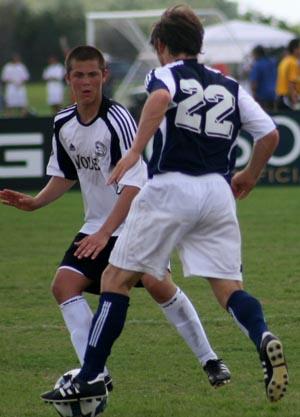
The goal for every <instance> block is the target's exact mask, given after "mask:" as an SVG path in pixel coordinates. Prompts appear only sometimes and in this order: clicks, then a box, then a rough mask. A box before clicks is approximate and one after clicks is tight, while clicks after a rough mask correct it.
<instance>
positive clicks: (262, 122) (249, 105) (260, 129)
mask: <svg viewBox="0 0 300 417" xmlns="http://www.w3.org/2000/svg"><path fill="white" fill-rule="evenodd" d="M238 105H239V111H240V118H241V123H242V126H241V129H242V130H244V131H245V132H247V133H249V134H250V135H251V136H252V138H253V140H254V142H256V141H258V140H259V139H261V138H263V137H264V136H266V135H267V134H268V133H270V132H271V131H272V130H274V129H275V128H276V126H275V123H274V122H273V120H272V119H271V117H270V116H269V115H268V114H267V113H266V112H265V111H264V110H263V109H262V108H261V107H260V105H259V104H258V103H257V102H256V101H255V100H254V99H253V97H251V96H250V94H248V93H247V92H246V90H245V89H244V88H243V87H241V86H239V92H238Z"/></svg>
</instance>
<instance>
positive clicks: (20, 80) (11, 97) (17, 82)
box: [1, 62, 29, 107]
mask: <svg viewBox="0 0 300 417" xmlns="http://www.w3.org/2000/svg"><path fill="white" fill-rule="evenodd" d="M1 78H2V81H4V82H5V83H6V87H5V103H6V106H7V107H25V106H27V93H26V88H25V86H24V82H25V81H27V80H29V73H28V71H27V68H26V67H25V65H23V64H22V63H21V62H19V63H14V62H8V63H7V64H6V65H4V67H3V70H2V75H1Z"/></svg>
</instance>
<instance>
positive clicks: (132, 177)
mask: <svg viewBox="0 0 300 417" xmlns="http://www.w3.org/2000/svg"><path fill="white" fill-rule="evenodd" d="M108 119H109V121H110V123H111V125H112V127H113V129H114V131H115V140H116V141H117V143H118V147H117V149H118V150H119V155H118V151H117V150H115V154H116V155H117V158H115V156H114V155H112V162H113V165H115V164H116V163H117V160H118V159H120V158H121V157H122V156H124V155H125V154H126V153H127V152H128V150H129V149H130V148H131V145H132V142H133V139H134V137H135V134H136V130H137V127H136V123H135V121H134V119H133V117H132V116H131V114H130V113H129V112H128V111H127V110H126V109H125V108H124V107H122V106H119V105H116V104H115V105H113V106H112V107H111V109H110V110H109V113H108ZM107 179H108V178H107ZM146 180H147V167H146V164H145V162H144V161H143V160H142V158H141V159H140V160H139V161H138V162H137V163H136V164H135V165H134V166H133V167H132V168H131V169H129V170H128V171H127V172H126V174H125V175H124V176H123V178H122V179H121V181H120V183H119V187H123V186H125V185H132V186H136V187H138V188H142V186H143V185H144V184H145V182H146Z"/></svg>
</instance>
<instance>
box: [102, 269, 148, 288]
mask: <svg viewBox="0 0 300 417" xmlns="http://www.w3.org/2000/svg"><path fill="white" fill-rule="evenodd" d="M140 275H141V274H138V273H131V272H129V271H124V270H122V269H120V268H117V267H115V266H113V265H108V267H107V268H106V269H105V270H104V272H103V274H102V277H101V291H102V292H116V293H120V294H125V295H128V293H129V291H130V290H131V288H132V287H133V286H134V285H135V284H136V283H137V281H138V280H139V278H140Z"/></svg>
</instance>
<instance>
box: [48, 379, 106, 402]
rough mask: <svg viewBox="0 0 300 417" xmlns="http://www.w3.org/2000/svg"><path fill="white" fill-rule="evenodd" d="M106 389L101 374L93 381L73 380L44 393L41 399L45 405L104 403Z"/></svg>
mask: <svg viewBox="0 0 300 417" xmlns="http://www.w3.org/2000/svg"><path fill="white" fill-rule="evenodd" d="M107 395H108V394H107V389H106V385H105V382H104V376H103V374H100V375H99V376H98V377H97V378H96V379H94V380H93V381H81V380H80V379H78V378H76V377H75V378H73V379H70V380H69V381H67V382H66V383H65V384H64V385H62V386H61V387H59V388H57V389H54V390H52V391H48V392H45V393H44V394H42V395H41V399H42V400H44V401H45V402H46V403H71V402H74V401H79V400H92V399H96V400H98V401H103V402H106V399H107Z"/></svg>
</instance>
